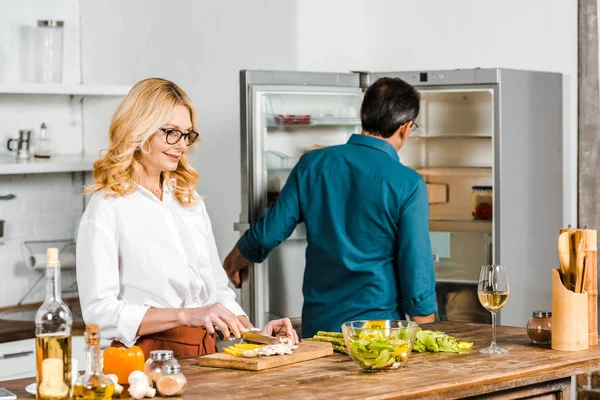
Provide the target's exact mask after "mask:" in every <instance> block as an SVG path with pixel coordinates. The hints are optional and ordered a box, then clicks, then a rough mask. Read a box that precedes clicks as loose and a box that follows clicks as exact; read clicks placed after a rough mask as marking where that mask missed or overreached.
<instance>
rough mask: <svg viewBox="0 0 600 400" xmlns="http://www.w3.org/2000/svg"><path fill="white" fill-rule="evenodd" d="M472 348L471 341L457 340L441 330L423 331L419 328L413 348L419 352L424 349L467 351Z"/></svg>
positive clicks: (452, 351) (422, 351)
mask: <svg viewBox="0 0 600 400" xmlns="http://www.w3.org/2000/svg"><path fill="white" fill-rule="evenodd" d="M472 348H473V342H459V341H457V340H456V338H454V337H453V336H449V335H446V334H445V333H444V332H442V331H431V330H425V331H424V330H421V328H419V331H418V332H417V339H416V340H415V344H414V347H413V350H414V351H416V352H419V353H424V352H426V351H430V352H433V353H438V352H449V353H468V352H469V350H471V349H472Z"/></svg>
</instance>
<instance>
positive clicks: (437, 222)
mask: <svg viewBox="0 0 600 400" xmlns="http://www.w3.org/2000/svg"><path fill="white" fill-rule="evenodd" d="M492 228H493V222H492V221H491V220H489V221H488V220H474V219H430V220H429V230H430V231H431V232H468V233H489V234H491V233H492Z"/></svg>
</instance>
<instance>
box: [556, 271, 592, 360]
mask: <svg viewBox="0 0 600 400" xmlns="http://www.w3.org/2000/svg"><path fill="white" fill-rule="evenodd" d="M588 340H589V332H588V295H587V293H585V292H584V293H575V292H572V291H570V290H567V289H566V288H565V287H564V285H563V283H562V281H561V280H560V274H559V270H558V269H555V270H552V349H554V350H563V351H578V350H586V349H588V348H589V344H588Z"/></svg>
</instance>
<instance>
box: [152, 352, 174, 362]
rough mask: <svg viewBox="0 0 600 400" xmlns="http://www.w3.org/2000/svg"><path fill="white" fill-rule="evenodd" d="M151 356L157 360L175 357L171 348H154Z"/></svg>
mask: <svg viewBox="0 0 600 400" xmlns="http://www.w3.org/2000/svg"><path fill="white" fill-rule="evenodd" d="M150 358H151V359H153V360H156V361H164V360H170V359H172V358H173V352H172V351H171V350H152V351H151V352H150Z"/></svg>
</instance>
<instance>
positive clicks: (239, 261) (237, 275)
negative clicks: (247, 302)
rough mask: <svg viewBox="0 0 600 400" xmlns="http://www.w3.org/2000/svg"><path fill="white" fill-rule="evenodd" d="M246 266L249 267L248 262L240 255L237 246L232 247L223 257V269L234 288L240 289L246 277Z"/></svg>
mask: <svg viewBox="0 0 600 400" xmlns="http://www.w3.org/2000/svg"><path fill="white" fill-rule="evenodd" d="M248 265H250V261H249V260H247V259H246V258H245V257H244V256H243V255H242V253H241V252H240V250H239V249H238V247H237V245H236V246H234V247H233V250H231V252H230V253H229V255H227V257H225V261H223V269H224V270H225V272H226V273H227V276H228V277H229V280H230V281H231V283H233V285H234V286H235V287H236V288H240V287H242V281H243V280H245V278H246V276H247V275H248Z"/></svg>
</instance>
